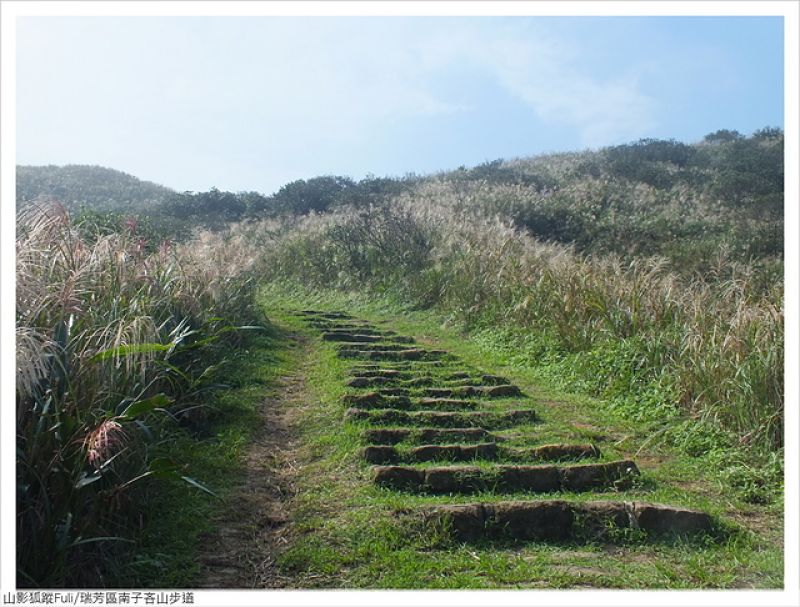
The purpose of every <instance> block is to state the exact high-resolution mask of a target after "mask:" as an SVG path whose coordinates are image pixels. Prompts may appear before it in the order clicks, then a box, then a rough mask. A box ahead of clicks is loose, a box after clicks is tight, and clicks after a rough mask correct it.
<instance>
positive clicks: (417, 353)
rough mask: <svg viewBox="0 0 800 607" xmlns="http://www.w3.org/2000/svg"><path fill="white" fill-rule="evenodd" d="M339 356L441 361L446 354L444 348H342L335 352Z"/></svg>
mask: <svg viewBox="0 0 800 607" xmlns="http://www.w3.org/2000/svg"><path fill="white" fill-rule="evenodd" d="M337 356H339V358H360V359H366V360H385V361H411V360H413V361H422V360H429V361H441V360H442V359H444V358H445V357H446V356H447V352H445V351H444V350H420V349H419V348H409V349H402V350H397V351H391V352H390V351H373V350H356V349H342V350H339V351H338V352H337Z"/></svg>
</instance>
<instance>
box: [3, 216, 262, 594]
mask: <svg viewBox="0 0 800 607" xmlns="http://www.w3.org/2000/svg"><path fill="white" fill-rule="evenodd" d="M242 238H243V236H242V234H241V233H240V234H238V235H235V234H231V233H227V234H216V235H209V234H199V235H198V236H197V238H195V239H194V240H193V241H192V242H190V243H186V244H183V245H180V246H176V245H174V244H171V243H169V242H163V243H148V242H146V241H145V240H144V239H143V238H141V237H140V236H139V235H138V234H137V232H136V224H135V222H130V223H129V225H128V226H127V228H126V229H125V230H124V231H123V232H120V233H112V234H105V235H103V234H100V233H93V231H92V229H91V226H89V225H75V224H74V223H73V222H72V221H71V219H70V217H69V214H68V213H67V212H66V211H65V210H64V208H63V207H60V206H58V205H55V204H47V205H35V206H29V207H27V208H24V209H23V210H21V212H20V215H19V217H18V235H17V294H16V295H17V300H16V304H17V352H16V355H17V361H16V364H17V403H16V407H17V411H16V418H17V453H18V466H17V534H18V541H17V559H18V580H17V581H18V584H19V585H21V586H60V585H63V584H74V585H83V584H86V583H90V584H91V585H99V584H101V583H102V571H103V566H102V560H103V558H102V556H103V555H104V554H108V553H109V551H113V548H112V547H113V546H114V545H116V544H119V543H120V542H124V541H126V539H127V536H129V535H130V531H131V523H132V521H134V520H138V516H139V515H140V514H141V513H134V512H133V511H132V508H133V507H134V505H135V499H134V498H135V487H136V485H137V484H138V483H140V482H143V481H145V479H148V478H149V477H162V478H176V479H180V478H181V477H182V476H184V475H183V472H182V469H181V466H180V463H179V462H172V461H168V460H166V459H165V458H163V457H159V440H162V439H161V437H162V434H161V430H162V428H163V427H165V426H167V425H169V424H170V423H173V422H172V420H180V419H181V418H186V417H190V416H191V415H192V411H196V410H197V405H198V404H200V403H198V402H197V401H196V396H197V395H196V394H194V393H193V392H194V391H195V390H196V389H197V387H198V386H199V385H200V384H201V381H202V380H203V379H204V378H205V377H207V376H208V372H209V371H210V370H211V369H210V368H209V366H208V358H207V357H205V356H204V355H203V353H204V351H205V350H206V349H207V346H209V345H210V344H211V343H212V342H213V341H214V340H215V339H217V338H218V337H221V336H229V335H231V334H232V333H233V332H232V331H231V329H232V328H233V327H234V326H235V324H236V323H241V322H248V321H249V320H252V319H253V314H254V312H253V309H252V307H251V304H252V286H253V276H252V274H251V273H250V271H249V270H250V268H251V266H252V264H253V262H254V260H255V256H254V249H253V248H252V247H249V246H248V247H245V246H243V243H242V241H241V239H242ZM184 478H185V480H188V481H192V479H189V478H188V477H184ZM134 514H136V516H133V515H134Z"/></svg>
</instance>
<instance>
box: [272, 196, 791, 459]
mask: <svg viewBox="0 0 800 607" xmlns="http://www.w3.org/2000/svg"><path fill="white" fill-rule="evenodd" d="M471 196H476V194H475V191H474V189H468V190H466V191H464V190H459V189H458V188H448V187H443V186H442V185H441V184H433V185H430V184H428V185H426V186H425V188H424V189H422V190H419V191H418V192H417V193H416V194H413V195H407V196H404V197H402V198H400V199H398V200H396V201H395V202H394V204H393V206H392V207H386V206H384V207H374V208H371V209H361V210H352V211H341V212H339V213H336V214H331V215H326V216H317V217H310V218H308V219H307V220H305V222H304V223H302V224H301V225H299V226H298V228H297V229H296V230H295V231H294V232H292V233H291V234H289V235H286V236H285V237H284V239H283V241H282V243H281V245H280V246H278V247H275V248H274V249H273V250H272V253H270V263H269V268H270V271H271V272H272V275H274V276H280V277H287V278H296V279H299V280H301V281H302V282H303V283H305V284H308V285H311V286H314V287H321V288H340V289H348V290H357V289H377V290H384V291H392V292H394V293H397V294H400V295H401V296H402V297H404V298H406V299H407V300H409V301H411V302H413V303H414V304H416V305H418V306H421V307H436V308H438V309H440V310H443V311H445V312H447V313H450V314H452V315H453V316H454V317H456V318H458V319H460V320H462V321H463V322H465V323H467V324H473V325H477V324H484V325H492V326H496V327H508V328H510V329H511V330H512V331H514V332H517V333H521V332H526V333H528V334H532V333H535V334H537V335H539V336H541V337H542V339H543V340H546V341H547V342H548V343H549V344H551V345H552V347H553V348H555V349H556V350H558V351H560V352H562V353H565V354H566V353H575V352H588V351H591V350H596V349H598V348H602V347H604V346H608V347H611V348H612V349H613V348H614V347H615V345H617V344H625V349H626V352H628V356H627V358H628V359H629V363H630V364H629V365H628V366H629V367H630V369H627V370H624V372H625V373H634V374H636V375H637V377H638V378H640V379H644V380H654V381H655V380H656V379H657V380H658V381H659V382H661V384H663V385H664V386H665V390H664V392H663V394H664V398H669V399H671V400H672V401H673V402H671V403H668V404H671V405H675V406H677V407H680V408H681V409H682V410H683V411H684V413H685V414H686V415H688V416H692V417H695V418H702V419H704V420H707V421H709V422H711V423H714V424H717V425H718V426H719V427H721V428H722V429H724V430H726V431H728V432H730V433H732V434H734V435H735V436H736V437H737V439H738V440H739V441H740V442H741V443H742V444H744V445H748V446H749V447H750V448H752V449H755V450H760V451H764V452H768V451H771V450H775V449H780V448H781V447H782V444H783V296H782V284H781V282H780V280H779V278H777V277H773V278H769V277H766V278H765V276H764V275H763V274H762V273H761V272H760V271H759V268H758V267H756V266H754V265H748V264H742V263H738V262H734V261H731V260H728V259H726V258H725V255H724V252H723V251H720V252H718V258H717V259H715V260H708V261H709V263H710V264H711V265H713V266H714V267H716V268H717V270H716V273H715V275H714V276H713V277H712V278H703V279H701V278H697V279H694V280H692V279H690V278H687V277H686V276H681V275H679V274H678V273H676V272H675V271H674V269H673V268H672V267H671V265H670V264H669V263H668V262H667V260H665V259H663V258H658V257H650V258H647V257H635V258H628V259H623V258H621V257H619V256H616V255H612V254H609V255H603V256H587V255H581V254H578V253H576V252H575V250H574V249H572V248H571V247H567V246H562V245H556V244H547V243H542V242H539V241H537V240H535V239H534V238H532V237H531V236H530V235H528V234H527V233H523V232H521V231H519V230H518V229H515V228H514V227H513V226H512V225H511V224H510V223H509V222H507V221H503V220H501V219H499V218H498V217H497V216H494V217H491V216H487V213H486V212H485V209H486V206H485V205H481V204H480V201H476V200H471V199H470V197H471ZM490 202H491V201H490ZM478 207H480V209H478ZM619 368H620V369H621V366H620V367H619ZM609 381H614V378H610V379H609ZM636 385H641V382H638V383H636V382H633V383H632V384H631V386H636ZM631 389H634V388H631Z"/></svg>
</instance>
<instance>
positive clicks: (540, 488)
mask: <svg viewBox="0 0 800 607" xmlns="http://www.w3.org/2000/svg"><path fill="white" fill-rule="evenodd" d="M638 474H639V469H638V468H637V467H636V464H635V463H633V461H631V460H621V461H615V462H606V463H602V464H583V465H577V466H552V465H551V466H509V465H497V466H494V467H492V468H490V469H481V468H478V467H476V466H444V467H436V468H414V467H410V466H375V470H374V482H375V484H377V485H379V486H381V487H388V488H391V489H402V490H405V491H416V492H427V493H475V492H478V491H498V492H503V493H513V492H515V491H533V492H549V491H589V490H592V489H619V488H622V487H623V486H624V485H626V484H628V483H629V482H630V480H631V478H632V477H633V476H636V475H638Z"/></svg>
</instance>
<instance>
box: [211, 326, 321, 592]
mask: <svg viewBox="0 0 800 607" xmlns="http://www.w3.org/2000/svg"><path fill="white" fill-rule="evenodd" d="M291 338H292V339H294V340H295V341H296V342H297V343H298V344H299V346H300V348H302V353H301V355H300V364H299V365H298V366H297V367H296V370H295V372H294V373H293V374H292V375H288V376H283V377H280V378H279V379H278V381H277V382H276V383H275V384H274V390H273V392H274V396H270V397H267V398H265V400H264V403H263V406H262V407H261V411H260V413H261V425H260V427H259V428H258V429H257V431H256V433H255V436H254V438H253V441H252V442H251V443H250V445H249V446H248V447H247V453H246V455H245V476H244V480H243V483H242V484H241V486H240V487H239V489H238V490H237V491H235V492H234V493H233V494H232V495H231V496H229V497H228V498H227V500H226V501H227V504H226V507H225V508H224V509H222V512H221V514H220V515H219V517H218V520H217V521H215V525H214V527H215V529H216V531H215V533H214V534H213V535H212V536H210V537H208V538H207V540H206V542H205V544H204V546H203V549H202V551H201V553H200V555H199V560H200V562H201V563H202V565H203V567H202V573H201V576H200V581H199V583H198V587H199V588H282V587H284V586H285V585H286V582H287V580H286V579H285V578H284V577H282V576H281V575H280V573H279V572H278V570H277V568H276V567H275V556H276V554H277V553H278V552H279V551H280V549H281V548H282V547H283V546H285V545H286V544H287V542H288V539H287V537H288V535H289V533H290V531H291V530H290V519H289V516H288V505H289V502H290V501H291V499H292V497H293V495H294V477H295V475H296V472H297V469H298V466H297V458H296V454H297V448H298V438H297V432H296V425H295V423H294V421H295V418H296V416H297V411H298V410H299V409H300V408H301V407H302V405H303V403H304V402H305V400H306V398H305V397H306V395H307V391H306V383H305V368H306V359H307V358H308V352H309V343H308V340H307V339H306V338H304V337H303V336H301V335H292V336H291Z"/></svg>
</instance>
